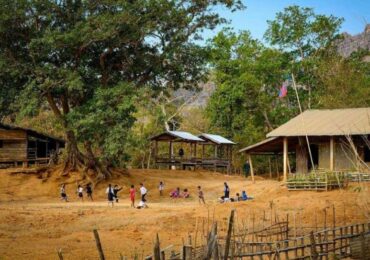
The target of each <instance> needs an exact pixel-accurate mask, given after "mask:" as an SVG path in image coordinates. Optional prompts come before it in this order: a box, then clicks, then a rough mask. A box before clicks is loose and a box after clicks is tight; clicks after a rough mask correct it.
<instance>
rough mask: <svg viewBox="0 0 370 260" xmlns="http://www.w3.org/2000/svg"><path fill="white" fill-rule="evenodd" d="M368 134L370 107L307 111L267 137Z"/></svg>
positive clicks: (369, 132) (369, 130)
mask: <svg viewBox="0 0 370 260" xmlns="http://www.w3.org/2000/svg"><path fill="white" fill-rule="evenodd" d="M367 134H370V107H368V108H347V109H332V110H329V109H324V110H307V111H305V112H303V113H302V114H300V115H298V116H296V117H294V118H293V119H291V120H289V121H288V122H286V123H285V124H283V125H281V126H280V127H278V128H276V129H275V130H273V131H271V132H270V133H268V134H267V137H283V136H287V137H289V136H305V135H308V136H344V135H367Z"/></svg>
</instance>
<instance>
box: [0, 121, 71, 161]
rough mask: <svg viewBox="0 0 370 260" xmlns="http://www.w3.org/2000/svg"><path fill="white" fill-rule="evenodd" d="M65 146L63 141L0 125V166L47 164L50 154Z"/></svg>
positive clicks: (29, 130)
mask: <svg viewBox="0 0 370 260" xmlns="http://www.w3.org/2000/svg"><path fill="white" fill-rule="evenodd" d="M64 145H65V142H64V140H62V139H60V138H56V137H52V136H50V135H46V134H43V133H40V132H37V131H35V130H32V129H28V128H22V127H17V126H12V125H7V124H2V123H0V164H15V165H17V164H19V163H20V164H23V165H24V166H26V165H28V163H39V162H40V163H41V162H48V161H49V160H50V156H51V154H52V153H55V154H57V153H58V151H59V148H63V147H64Z"/></svg>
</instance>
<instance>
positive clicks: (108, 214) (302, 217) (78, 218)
mask: <svg viewBox="0 0 370 260" xmlns="http://www.w3.org/2000/svg"><path fill="white" fill-rule="evenodd" d="M159 181H164V183H165V192H164V196H163V197H160V196H159V192H158V190H157V185H158V183H159ZM225 181H227V182H228V184H229V186H230V189H231V195H235V193H236V192H240V191H241V190H246V191H247V194H248V195H251V196H253V197H254V199H253V200H250V201H246V202H234V203H226V204H219V203H218V202H217V198H218V197H220V196H221V195H222V191H223V182H225ZM77 182H79V175H78V174H75V175H72V176H70V177H60V174H59V173H58V171H55V172H53V173H51V174H50V176H49V177H46V176H37V175H34V174H10V173H9V172H7V171H5V170H0V259H58V256H57V250H59V249H62V251H63V254H64V259H98V253H97V251H96V247H95V240H94V237H93V233H92V230H93V229H95V228H96V229H98V230H99V234H100V238H101V241H102V245H103V249H104V251H105V255H106V258H107V259H119V255H120V254H122V255H124V256H127V257H128V258H132V257H133V256H134V255H135V254H137V255H139V259H141V257H142V256H143V255H149V254H151V250H152V248H153V240H154V238H155V236H156V233H158V234H159V237H160V241H161V246H162V247H166V246H168V245H173V246H174V249H177V248H179V247H180V246H181V245H182V244H183V241H184V239H185V240H186V241H187V238H188V236H189V234H190V235H192V236H193V237H194V234H195V233H198V230H199V233H203V232H206V230H207V224H209V225H210V224H211V222H212V221H213V220H215V221H219V222H220V223H225V225H222V224H221V225H220V232H223V231H225V230H226V221H227V217H228V216H229V214H230V211H231V209H236V219H237V222H238V223H241V222H243V223H244V221H247V222H248V221H249V220H250V218H251V216H252V215H253V216H254V217H255V218H256V222H258V220H261V219H262V216H264V215H269V214H271V212H273V214H275V213H276V214H277V216H278V217H280V218H284V217H285V216H286V215H287V214H289V218H290V220H291V219H292V216H293V215H294V216H295V218H296V219H297V220H296V222H297V224H296V225H297V226H301V227H302V226H307V227H309V226H311V227H312V226H313V225H315V223H318V225H319V226H322V223H323V222H324V209H325V208H326V209H327V218H328V221H327V222H328V225H331V224H330V223H331V222H330V221H329V220H330V219H332V216H333V212H332V207H333V205H334V206H335V212H336V225H337V226H338V225H344V224H350V223H356V222H365V221H369V220H370V219H369V216H370V208H369V205H370V204H369V198H370V192H369V188H370V185H364V184H351V185H350V186H349V187H348V188H347V189H346V190H336V191H329V192H310V191H299V192H289V191H287V190H286V188H285V187H284V186H283V185H282V183H281V182H277V181H274V180H264V179H262V178H257V181H256V183H254V184H253V183H252V182H251V181H250V180H248V179H245V178H242V177H239V176H227V175H223V174H219V173H213V172H192V171H170V170H167V171H165V170H130V171H129V172H128V173H126V174H124V173H121V175H120V176H117V177H116V178H115V179H113V180H111V181H110V182H111V183H112V184H118V185H121V186H123V190H122V191H121V192H120V202H119V203H117V204H116V205H115V206H114V207H113V208H111V207H108V205H107V202H106V195H105V189H106V187H107V184H108V183H107V182H106V183H101V184H99V186H97V187H96V189H95V190H94V199H95V201H94V202H90V201H87V200H85V201H84V202H80V201H77V196H76V194H75V190H76V188H77V186H76V183H77ZM140 182H143V183H145V185H146V187H147V188H148V190H149V193H148V205H149V208H148V209H133V208H130V202H129V198H128V189H129V186H130V185H131V184H135V186H136V188H138V184H139V183H140ZM61 183H67V193H68V195H69V197H70V200H71V201H70V202H68V203H65V202H61V201H60V198H59V185H60V184H61ZM82 184H85V182H82ZM198 185H201V186H202V187H203V190H204V193H205V197H206V202H207V205H206V206H203V205H199V203H198V200H197V198H196V187H197V186H198ZM176 187H180V188H181V189H183V188H188V189H189V190H190V193H191V198H189V199H186V200H185V199H176V200H172V199H170V198H169V196H168V194H169V192H170V191H171V190H172V189H174V188H176ZM138 197H139V195H138V194H137V198H138ZM256 225H258V223H257V224H256Z"/></svg>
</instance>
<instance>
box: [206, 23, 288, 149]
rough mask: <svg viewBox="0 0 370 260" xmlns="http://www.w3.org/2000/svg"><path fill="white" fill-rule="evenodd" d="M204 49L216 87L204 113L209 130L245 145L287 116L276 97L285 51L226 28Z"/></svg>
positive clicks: (246, 34)
mask: <svg viewBox="0 0 370 260" xmlns="http://www.w3.org/2000/svg"><path fill="white" fill-rule="evenodd" d="M210 52H211V62H212V65H213V68H214V77H215V82H216V85H217V88H216V91H215V92H214V94H213V95H212V96H211V99H210V101H209V104H208V106H207V112H208V113H207V115H208V117H209V119H210V122H211V126H212V127H213V128H214V129H217V130H218V131H220V132H221V133H222V134H223V135H225V136H227V137H230V138H232V139H233V140H235V141H236V142H238V143H239V144H240V145H246V144H250V143H252V142H255V141H257V140H260V139H261V138H263V136H264V134H265V133H266V132H267V131H268V130H271V128H273V127H276V126H277V125H278V124H280V123H281V122H282V121H283V120H286V119H287V118H289V116H290V115H291V113H290V108H289V107H288V106H287V105H286V104H285V103H284V102H281V101H279V100H278V98H277V93H278V91H279V86H280V84H281V83H282V81H283V79H284V74H285V68H286V67H287V64H288V62H287V56H286V55H284V54H283V53H281V52H280V51H277V50H273V49H269V48H266V47H264V46H263V45H262V44H261V43H260V42H258V41H257V40H254V39H252V38H251V36H250V34H249V33H248V32H241V33H240V34H239V35H236V34H235V33H233V32H231V31H230V30H224V31H222V32H220V33H219V34H218V35H217V36H216V37H215V38H214V39H213V40H212V42H210Z"/></svg>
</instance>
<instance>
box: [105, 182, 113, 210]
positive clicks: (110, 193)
mask: <svg viewBox="0 0 370 260" xmlns="http://www.w3.org/2000/svg"><path fill="white" fill-rule="evenodd" d="M105 193H106V194H107V195H108V205H109V204H111V206H112V207H113V203H114V190H113V188H112V185H111V184H109V185H108V188H107V190H106V191H105Z"/></svg>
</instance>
